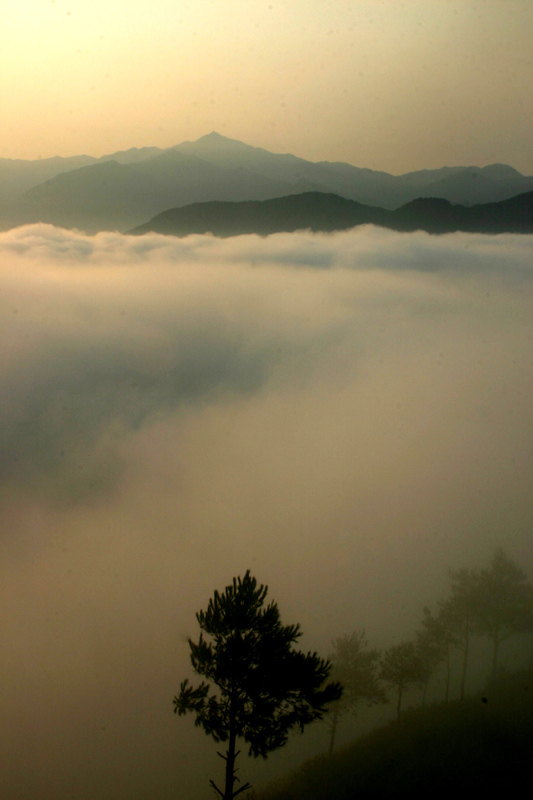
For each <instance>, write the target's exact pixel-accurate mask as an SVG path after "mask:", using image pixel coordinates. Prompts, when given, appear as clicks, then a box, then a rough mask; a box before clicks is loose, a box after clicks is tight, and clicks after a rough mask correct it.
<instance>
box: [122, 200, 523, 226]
mask: <svg viewBox="0 0 533 800" xmlns="http://www.w3.org/2000/svg"><path fill="white" fill-rule="evenodd" d="M363 224H372V225H378V226H380V227H384V228H390V229H392V230H397V231H414V230H424V231H428V232H429V233H450V232H453V231H467V232H471V233H474V232H476V233H532V232H533V192H526V193H525V194H522V195H519V196H517V197H514V198H511V199H510V200H504V201H501V202H499V203H487V204H484V205H477V206H471V207H465V206H459V205H452V204H451V203H449V202H448V201H447V200H443V199H439V198H417V199H416V200H413V201H412V202H410V203H407V204H406V205H404V206H402V207H401V208H399V209H397V210H395V211H391V210H388V209H384V208H377V207H372V206H365V205H363V204H361V203H357V202H355V201H353V200H347V199H345V198H342V197H339V196H338V195H334V194H324V193H321V192H306V193H304V194H297V195H290V196H288V197H281V198H275V199H273V200H265V201H262V202H260V201H250V202H241V203H227V202H212V203H195V204H192V205H189V206H185V207H183V208H172V209H169V210H168V211H165V212H163V213H162V214H159V215H158V216H156V217H154V218H153V219H152V220H150V221H149V222H147V223H145V224H144V225H140V226H138V227H136V228H134V229H133V230H132V231H130V233H132V234H135V235H140V234H143V233H148V232H155V233H164V234H170V235H173V236H187V235H188V234H192V233H196V234H202V233H212V234H213V235H215V236H219V237H227V236H237V235H241V234H249V233H255V234H259V235H261V236H267V235H269V234H272V233H282V232H292V231H296V230H307V229H309V230H312V231H325V232H327V231H339V230H346V229H349V228H353V227H355V226H357V225H363Z"/></svg>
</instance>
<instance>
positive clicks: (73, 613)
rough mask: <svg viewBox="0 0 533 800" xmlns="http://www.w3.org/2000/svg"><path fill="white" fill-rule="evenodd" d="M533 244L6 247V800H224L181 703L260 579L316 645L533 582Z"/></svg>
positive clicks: (282, 239) (275, 239)
mask: <svg viewBox="0 0 533 800" xmlns="http://www.w3.org/2000/svg"><path fill="white" fill-rule="evenodd" d="M532 244H533V241H532V237H527V236H494V237H489V236H476V235H463V234H459V235H457V234H455V235H450V236H440V237H432V236H429V235H427V234H421V233H420V234H396V233H393V232H390V231H384V230H379V229H375V228H371V227H368V228H360V229H357V230H356V231H351V232H345V233H339V234H334V235H313V234H310V233H301V234H291V235H276V236H272V237H269V238H267V239H260V238H258V237H255V236H244V237H238V238H235V239H226V240H217V239H214V238H212V237H200V236H198V237H189V238H187V239H174V238H172V237H163V236H157V235H146V236H143V237H127V236H122V235H120V234H113V233H102V234H99V235H97V236H94V237H88V236H85V235H84V234H78V233H75V232H72V231H65V230H60V229H56V228H53V227H51V226H47V225H33V226H27V227H24V228H18V229H15V230H12V231H9V232H7V233H3V234H0V304H1V308H2V313H1V315H0V343H1V344H0V375H1V380H2V393H1V395H0V452H1V454H2V455H1V461H0V475H1V477H2V482H1V489H0V514H1V523H2V524H1V527H0V551H1V562H0V563H1V566H0V569H1V571H2V579H1V581H0V604H1V605H0V608H1V614H2V620H3V626H4V635H3V637H2V640H3V653H2V658H1V659H0V663H1V667H0V671H1V680H2V685H3V686H4V687H7V690H6V694H5V702H4V704H3V708H2V711H1V718H0V719H1V723H0V725H1V728H0V730H1V733H2V741H3V742H4V747H3V748H2V750H3V752H2V755H1V756H0V759H1V762H2V763H1V769H0V775H1V776H2V777H0V786H1V787H2V794H3V795H4V796H6V797H9V798H11V800H18V799H19V798H25V797H31V796H37V795H38V796H39V797H40V798H42V799H43V800H47V798H50V800H52V798H53V799H54V800H58V799H59V798H69V797H77V798H80V800H85V798H87V800H89V798H91V800H92V798H94V797H95V796H98V797H100V798H102V800H120V798H143V797H145V796H146V797H148V796H150V797H151V798H154V800H158V799H159V798H164V797H167V796H169V794H170V793H172V792H180V791H181V792H182V796H183V797H186V796H191V797H192V796H195V797H208V796H210V794H209V787H208V785H207V780H206V778H205V774H204V773H205V769H207V770H210V772H209V774H210V775H211V774H216V771H217V770H218V769H219V764H218V763H217V762H218V761H219V759H217V758H216V756H215V755H214V747H212V746H211V743H210V742H209V741H208V740H207V739H205V737H204V736H203V734H201V733H200V732H199V731H197V730H195V729H194V728H193V725H192V719H190V720H189V719H187V720H184V719H177V718H176V717H174V716H173V714H172V702H171V701H172V697H173V695H174V693H176V692H177V690H178V688H179V683H180V681H181V679H182V678H183V677H185V676H187V675H188V674H189V666H188V654H187V641H186V640H187V637H188V636H192V637H194V636H196V633H197V630H196V622H195V617H194V614H195V612H196V611H197V610H199V609H200V608H203V607H205V605H206V604H207V601H208V599H209V597H210V596H211V594H212V592H213V590H214V589H215V588H218V589H222V588H223V587H224V586H225V585H226V584H227V583H228V582H230V580H231V578H232V577H233V576H234V575H236V574H238V573H240V574H242V573H244V571H245V570H246V569H247V568H250V569H251V570H252V572H253V573H254V574H255V576H256V577H257V579H258V580H259V581H261V582H263V583H267V584H268V585H269V587H270V595H271V597H272V598H273V599H275V600H276V601H278V603H279V606H280V610H281V614H282V619H283V620H284V621H285V622H300V623H301V624H302V627H303V630H304V633H305V636H304V638H303V640H302V646H303V647H305V648H312V649H315V648H318V649H319V650H321V651H322V652H323V653H324V654H326V653H327V652H328V650H329V646H330V642H331V639H333V638H334V637H336V636H340V635H343V634H344V633H347V632H350V631H352V630H353V629H354V628H361V627H364V628H366V631H367V636H368V638H369V639H370V640H371V641H372V642H373V643H375V644H376V646H380V647H386V646H389V645H390V644H392V643H394V642H396V641H399V640H400V639H402V638H404V637H406V636H407V637H408V636H411V635H412V633H413V631H414V628H415V627H416V625H417V624H418V622H419V619H420V616H421V611H422V606H423V605H425V604H428V605H431V604H434V603H435V602H436V600H437V599H438V597H439V596H440V595H441V593H442V592H444V591H445V589H446V571H447V569H448V567H449V566H452V567H462V566H472V567H479V566H485V564H486V563H487V562H488V560H489V559H490V556H491V555H492V552H493V551H494V549H495V547H496V546H498V545H501V546H503V547H504V548H505V549H506V551H507V552H508V553H509V555H510V556H511V557H512V558H514V559H515V560H516V561H517V562H518V563H519V564H520V565H521V566H522V568H523V569H525V570H526V571H527V572H528V575H529V577H530V578H531V575H532V566H533V563H532V562H533V553H532V548H531V527H530V525H531V517H532V511H533V500H532V494H531V475H532V450H531V441H532V440H533V417H532V412H531V380H532V375H531V354H532V334H533V322H532V320H533V315H532V289H533V268H532V259H531V255H532ZM304 739H305V737H304ZM204 740H205V741H204ZM324 747H325V745H324ZM275 758H276V756H274V757H273V759H272V764H273V765H274V766H273V767H272V768H273V769H274V767H275ZM205 764H207V765H208V766H205V767H204V765H205ZM241 768H242V775H243V780H244V778H245V777H246V775H248V773H249V774H250V775H252V778H253V775H254V774H255V773H253V769H252V768H253V765H251V767H249V766H248V765H246V764H245V762H244V760H243V763H242V764H241ZM267 772H268V762H267ZM262 774H263V775H264V774H266V773H265V769H264V767H263V772H262ZM180 787H181V790H180ZM187 792H189V793H190V795H187Z"/></svg>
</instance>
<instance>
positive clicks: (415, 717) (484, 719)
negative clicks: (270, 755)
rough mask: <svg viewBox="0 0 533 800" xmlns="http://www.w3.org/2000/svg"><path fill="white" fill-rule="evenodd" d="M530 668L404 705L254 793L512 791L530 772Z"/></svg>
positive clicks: (294, 798) (355, 795) (313, 797)
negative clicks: (469, 691)
mask: <svg viewBox="0 0 533 800" xmlns="http://www.w3.org/2000/svg"><path fill="white" fill-rule="evenodd" d="M532 745H533V674H532V671H531V669H530V670H528V671H524V672H522V673H520V674H519V675H515V676H513V677H510V678H507V679H506V680H503V681H501V682H500V683H499V684H496V685H493V686H492V687H489V688H488V689H487V690H486V691H485V692H484V693H483V694H480V695H478V696H476V697H472V698H469V699H467V700H464V701H462V702H461V701H457V702H454V703H449V704H447V705H445V704H442V705H438V706H434V707H431V708H428V709H419V710H414V711H413V710H412V711H409V712H406V713H405V714H404V715H403V717H402V719H401V720H400V721H399V722H391V723H389V724H388V725H387V726H384V727H382V728H380V729H378V730H375V731H373V732H372V733H371V734H369V735H367V736H365V737H364V738H362V739H360V740H358V741H356V742H355V743H354V744H352V745H350V746H348V747H345V748H344V749H343V750H341V751H339V752H338V753H336V754H334V755H333V756H332V758H331V759H328V758H326V757H325V756H321V757H319V758H315V759H313V760H312V761H309V762H307V763H306V764H304V765H303V766H302V767H301V768H300V769H299V770H298V771H297V772H296V773H295V774H293V775H292V776H290V777H289V778H287V779H285V780H283V781H280V782H278V783H277V784H276V785H273V786H272V787H270V788H269V789H268V790H265V791H264V792H257V793H256V794H255V798H256V800H356V799H357V800H370V798H372V799H373V800H381V798H383V800H385V799H387V800H390V798H409V799H410V800H416V799H417V798H426V797H428V796H430V795H431V794H433V793H435V792H438V793H439V794H443V793H447V796H450V797H451V796H453V797H459V798H463V797H467V796H471V797H478V796H479V795H480V793H482V792H486V793H487V796H488V794H489V791H490V790H492V791H493V792H494V791H496V792H498V793H500V796H502V797H507V796H511V797H512V796H518V794H519V793H521V792H523V790H524V787H525V786H526V785H528V784H529V782H530V779H531V746H532Z"/></svg>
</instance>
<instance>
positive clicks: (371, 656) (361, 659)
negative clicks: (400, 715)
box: [328, 631, 387, 756]
mask: <svg viewBox="0 0 533 800" xmlns="http://www.w3.org/2000/svg"><path fill="white" fill-rule="evenodd" d="M333 647H334V648H335V650H334V651H333V653H332V654H331V655H330V657H329V658H330V661H331V664H332V672H331V674H332V677H333V678H335V679H336V680H338V681H339V682H340V683H341V684H342V687H343V689H344V691H343V694H342V697H341V698H340V700H336V701H335V702H334V703H333V704H332V708H331V733H330V739H329V749H328V755H329V756H331V754H332V753H333V747H334V744H335V734H336V731H337V724H338V721H339V717H340V716H342V714H344V713H346V712H347V711H352V712H353V713H355V710H356V708H357V706H358V704H359V703H361V702H364V703H366V704H367V705H372V704H374V703H385V702H386V701H387V698H386V694H385V691H384V689H383V687H382V686H380V684H379V680H378V677H377V667H378V661H379V650H371V649H369V647H368V640H367V638H366V636H365V632H364V631H354V633H352V634H351V636H342V637H341V638H340V639H335V641H334V642H333Z"/></svg>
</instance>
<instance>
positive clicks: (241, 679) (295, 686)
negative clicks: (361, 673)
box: [174, 571, 342, 800]
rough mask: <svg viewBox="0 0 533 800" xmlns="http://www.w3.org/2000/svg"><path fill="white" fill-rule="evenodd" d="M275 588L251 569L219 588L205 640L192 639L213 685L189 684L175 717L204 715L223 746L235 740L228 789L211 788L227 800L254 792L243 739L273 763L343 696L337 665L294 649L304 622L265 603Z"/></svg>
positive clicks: (198, 668) (202, 617)
mask: <svg viewBox="0 0 533 800" xmlns="http://www.w3.org/2000/svg"><path fill="white" fill-rule="evenodd" d="M267 592H268V587H266V586H263V585H260V586H258V585H257V581H256V579H255V578H253V577H252V576H251V575H250V572H249V571H247V572H246V574H245V576H244V578H240V577H238V578H234V579H233V583H232V584H231V585H229V586H227V587H226V589H225V591H224V592H223V593H219V592H218V591H215V594H214V596H213V598H212V599H211V600H210V601H209V604H208V607H207V610H206V611H200V612H198V614H197V615H196V618H197V620H198V624H199V626H200V630H201V632H200V638H199V640H198V642H196V643H195V642H193V641H192V640H189V647H190V651H191V652H190V657H191V663H192V666H193V668H194V670H195V672H197V673H198V674H199V675H201V676H203V677H205V678H206V679H207V680H206V681H202V682H201V683H200V685H199V686H197V687H196V688H195V687H193V686H191V685H190V684H189V681H188V679H185V680H184V681H183V682H182V683H181V686H180V692H179V695H177V696H176V697H174V712H175V713H178V714H180V715H181V714H186V713H187V712H189V711H190V712H193V713H195V714H196V720H195V724H196V725H198V726H200V727H202V728H203V729H204V731H205V733H206V734H207V735H209V736H212V737H213V739H214V741H215V742H227V750H226V753H225V754H224V753H221V752H219V755H220V756H221V758H223V759H224V761H225V762H226V776H225V788H224V791H222V790H221V789H220V788H219V787H218V786H217V785H216V784H215V782H214V781H213V780H211V781H210V783H211V786H212V787H213V789H215V791H216V792H217V794H218V795H219V796H220V797H221V798H223V800H232V798H234V797H236V796H237V795H238V794H240V793H241V792H243V791H245V790H246V789H249V788H250V784H249V783H245V784H244V785H242V786H240V787H239V788H238V789H236V790H234V785H235V781H239V779H238V778H237V776H236V769H235V760H236V758H237V756H238V755H239V752H240V751H238V750H237V749H236V746H237V740H238V739H242V740H243V741H244V742H245V743H246V744H247V745H248V746H249V755H252V756H256V757H257V756H262V757H263V758H266V757H267V755H268V753H270V752H271V751H272V750H275V749H277V748H278V747H282V746H283V745H284V744H285V743H286V742H287V739H288V735H289V732H290V731H291V730H292V729H293V728H298V729H299V730H300V731H301V732H303V730H304V727H305V726H306V725H308V724H309V723H310V722H313V720H316V719H321V718H322V716H323V715H324V713H325V712H326V707H327V705H328V703H331V702H333V701H335V700H338V699H339V698H340V697H341V695H342V687H341V685H340V684H339V683H333V682H330V683H326V681H327V679H328V676H329V673H330V670H331V664H330V662H329V661H327V660H324V659H321V658H319V657H318V655H317V654H316V653H303V652H301V651H298V650H294V649H293V644H294V643H295V642H296V640H297V639H298V638H299V637H300V636H301V630H300V626H299V625H282V624H281V621H280V615H279V610H278V607H277V605H276V604H275V603H274V602H271V603H269V604H268V605H266V606H265V600H266V596H267Z"/></svg>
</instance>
